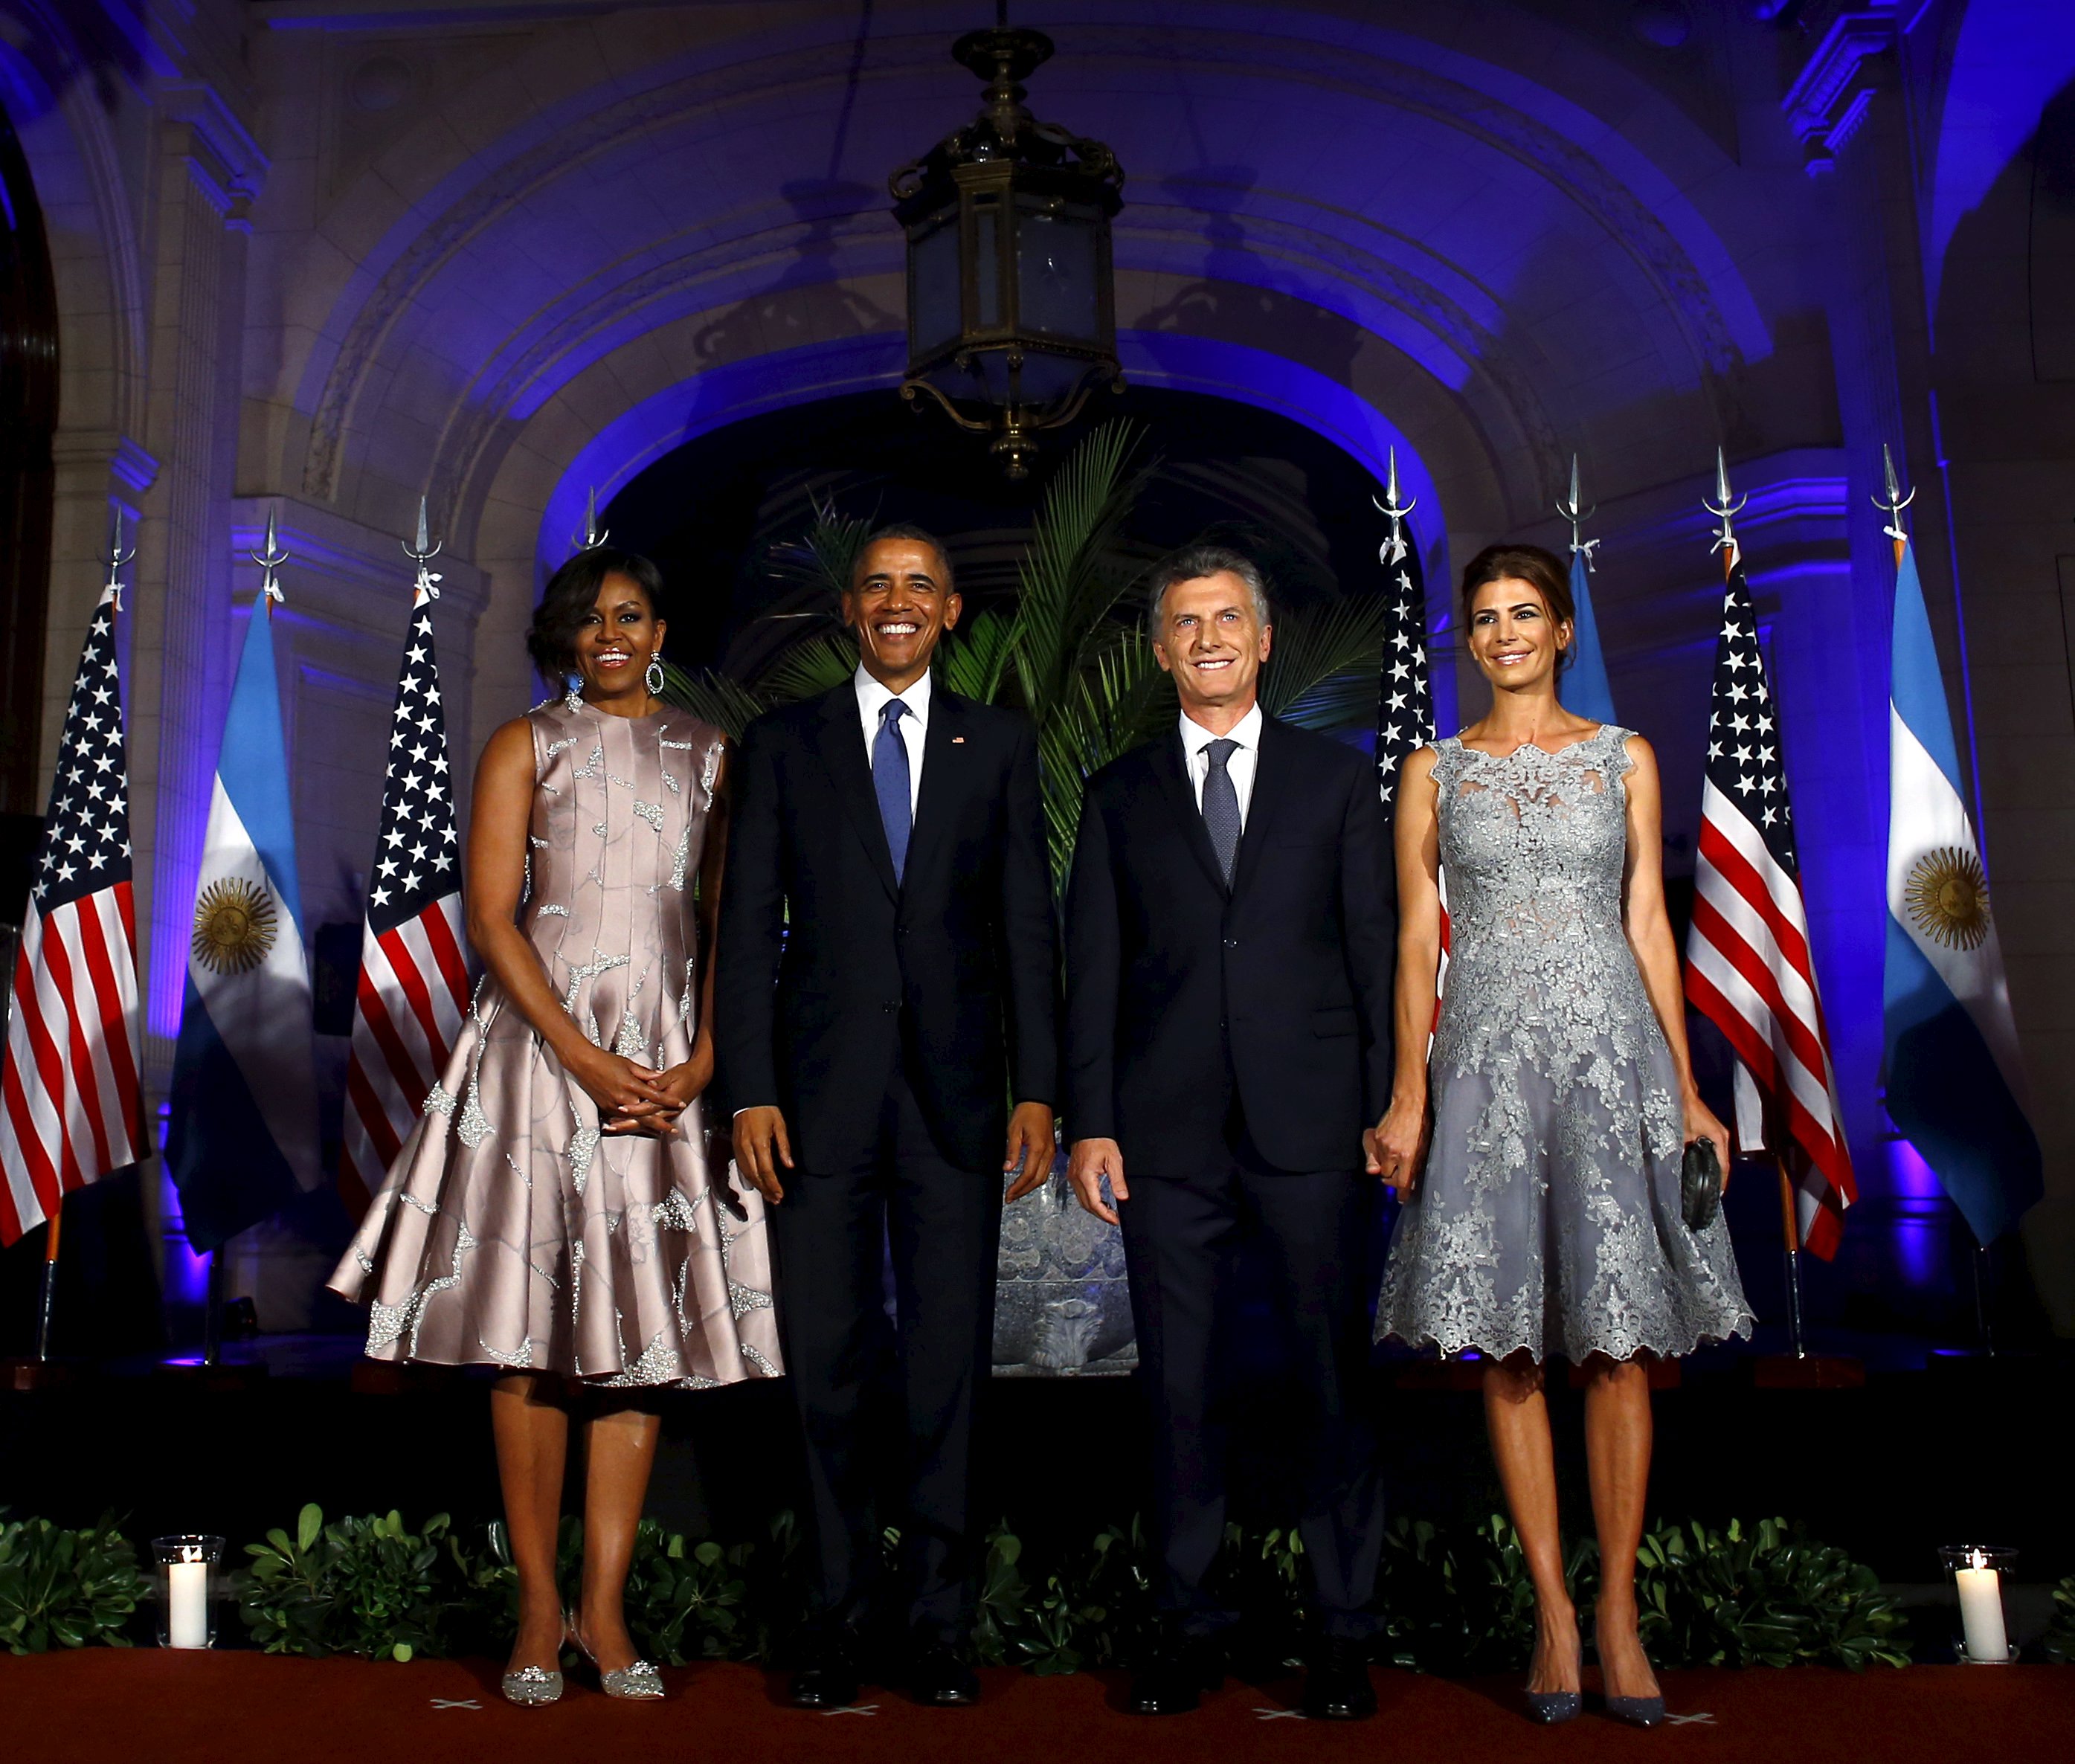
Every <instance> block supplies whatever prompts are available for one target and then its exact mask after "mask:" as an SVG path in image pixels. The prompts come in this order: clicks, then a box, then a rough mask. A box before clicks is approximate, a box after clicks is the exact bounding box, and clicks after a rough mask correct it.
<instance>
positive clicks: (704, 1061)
mask: <svg viewBox="0 0 2075 1764" xmlns="http://www.w3.org/2000/svg"><path fill="white" fill-rule="evenodd" d="M713 1070H714V1057H713V1049H712V1048H711V1047H710V1046H698V1045H696V1044H695V1045H694V1047H693V1049H692V1057H691V1058H690V1059H688V1060H686V1061H685V1062H684V1064H682V1065H681V1066H672V1067H671V1068H670V1069H669V1070H668V1071H667V1072H665V1073H664V1074H663V1075H662V1076H661V1078H660V1079H658V1080H657V1081H656V1084H657V1088H658V1089H660V1090H661V1091H663V1093H664V1094H665V1095H666V1096H668V1097H669V1101H668V1102H658V1103H656V1104H652V1105H640V1104H637V1105H636V1106H635V1107H634V1108H627V1109H623V1110H622V1111H621V1112H619V1113H618V1114H616V1115H614V1116H611V1117H610V1118H609V1119H607V1121H606V1122H605V1124H604V1126H605V1131H606V1132H607V1133H618V1134H627V1133H645V1134H646V1135H648V1137H650V1138H651V1139H668V1138H669V1137H671V1135H672V1134H673V1133H676V1132H677V1117H678V1116H680V1115H681V1114H683V1113H684V1112H685V1110H686V1109H688V1108H690V1107H691V1106H692V1102H693V1099H694V1098H695V1097H697V1096H698V1095H702V1093H703V1092H704V1091H705V1090H706V1086H707V1085H709V1084H710V1083H712V1082H713Z"/></svg>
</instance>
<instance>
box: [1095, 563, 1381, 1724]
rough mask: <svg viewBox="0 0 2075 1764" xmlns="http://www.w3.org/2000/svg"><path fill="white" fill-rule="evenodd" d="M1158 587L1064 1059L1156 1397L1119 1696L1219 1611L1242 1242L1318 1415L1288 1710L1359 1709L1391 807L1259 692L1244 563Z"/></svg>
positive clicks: (1170, 578) (1180, 1674)
mask: <svg viewBox="0 0 2075 1764" xmlns="http://www.w3.org/2000/svg"><path fill="white" fill-rule="evenodd" d="M1150 587H1151V598H1152V604H1151V612H1150V623H1151V626H1152V629H1153V638H1154V644H1155V652H1156V654H1157V656H1158V660H1159V662H1160V665H1161V666H1162V667H1163V668H1164V669H1166V670H1167V671H1168V673H1170V674H1171V675H1172V676H1173V677H1174V685H1175V689H1176V692H1177V694H1178V696H1179V698H1180V699H1181V710H1182V714H1181V718H1180V720H1179V723H1178V727H1176V728H1175V729H1174V731H1171V732H1170V733H1169V734H1168V735H1166V736H1164V737H1163V738H1162V739H1160V740H1158V741H1155V742H1153V743H1149V744H1148V745H1147V746H1145V747H1140V748H1138V749H1137V750H1136V751H1135V752H1131V753H1129V754H1126V755H1125V756H1124V757H1123V758H1121V759H1120V760H1117V761H1116V762H1115V763H1114V764H1112V765H1109V766H1108V767H1106V768H1104V769H1103V770H1102V771H1101V772H1098V773H1096V774H1095V776H1094V777H1093V778H1091V779H1090V780H1089V781H1088V789H1087V800H1086V801H1085V803H1084V805H1083V810H1082V814H1081V820H1080V829H1079V835H1078V841H1077V843H1076V846H1075V854H1074V868H1073V876H1072V880H1071V886H1070V888H1069V891H1068V895H1067V903H1066V1070H1065V1073H1064V1075H1063V1076H1064V1081H1065V1087H1066V1108H1065V1113H1066V1134H1067V1137H1068V1138H1069V1140H1070V1141H1071V1142H1072V1156H1071V1165H1070V1174H1071V1178H1072V1181H1073V1184H1074V1187H1075V1191H1076V1193H1077V1194H1078V1195H1079V1197H1080V1199H1081V1202H1082V1204H1083V1205H1084V1206H1085V1207H1087V1209H1088V1210H1089V1211H1091V1212H1092V1213H1094V1214H1095V1215H1097V1216H1098V1217H1100V1218H1102V1219H1108V1220H1110V1221H1112V1223H1120V1224H1122V1227H1123V1230H1124V1253H1125V1255H1126V1257H1127V1258H1128V1261H1129V1268H1130V1273H1131V1297H1132V1307H1133V1313H1134V1315H1135V1318H1136V1320H1137V1327H1138V1349H1139V1356H1140V1362H1141V1373H1140V1376H1141V1379H1142V1380H1143V1381H1144V1383H1145V1387H1146V1391H1147V1394H1148V1396H1149V1399H1150V1402H1151V1405H1152V1410H1153V1429H1152V1433H1153V1464H1152V1467H1151V1468H1152V1485H1153V1520H1154V1526H1153V1530H1154V1534H1155V1543H1156V1547H1157V1548H1158V1551H1159V1553H1160V1557H1161V1571H1160V1574H1159V1577H1158V1587H1157V1589H1156V1590H1157V1592H1158V1602H1159V1605H1160V1607H1161V1610H1162V1633H1161V1637H1160V1640H1159V1643H1158V1646H1156V1647H1155V1648H1154V1649H1153V1651H1152V1653H1151V1654H1150V1655H1149V1658H1147V1659H1145V1661H1144V1662H1143V1663H1141V1668H1140V1671H1139V1672H1138V1674H1137V1680H1136V1682H1135V1683H1134V1684H1133V1687H1132V1693H1131V1702H1132V1706H1133V1708H1136V1709H1137V1710H1138V1711H1140V1712H1143V1713H1146V1714H1169V1713H1175V1712H1182V1711H1184V1710H1187V1709H1191V1708H1195V1706H1196V1704H1197V1702H1198V1700H1199V1695H1200V1693H1201V1692H1203V1690H1204V1689H1206V1688H1208V1687H1211V1686H1212V1685H1214V1684H1215V1683H1216V1680H1217V1676H1218V1673H1219V1671H1220V1650H1221V1642H1220V1638H1221V1636H1222V1634H1223V1632H1224V1630H1225V1629H1228V1628H1229V1626H1230V1625H1231V1624H1232V1621H1233V1616H1234V1613H1232V1612H1230V1611H1228V1610H1226V1609H1223V1608H1221V1606H1220V1603H1219V1601H1218V1600H1217V1599H1216V1596H1214V1594H1213V1592H1212V1591H1211V1588H1210V1584H1209V1582H1208V1578H1207V1577H1208V1575H1209V1571H1210V1568H1211V1560H1212V1559H1213V1557H1214V1556H1215V1555H1216V1553H1217V1550H1218V1546H1219V1543H1220V1540H1221V1538H1222V1537H1223V1534H1224V1519H1225V1462H1224V1453H1225V1446H1226V1437H1227V1427H1228V1414H1227V1398H1228V1377H1227V1373H1226V1370H1225V1355H1224V1351H1223V1349H1224V1343H1223V1342H1222V1341H1221V1340H1220V1334H1221V1331H1223V1330H1224V1328H1225V1327H1228V1325H1229V1323H1230V1322H1231V1316H1230V1311H1231V1308H1232V1303H1233V1301H1234V1299H1235V1298H1236V1291H1235V1288H1234V1285H1233V1281H1232V1274H1233V1268H1234V1262H1235V1257H1236V1254H1237V1253H1238V1252H1239V1251H1240V1248H1241V1247H1242V1245H1243V1244H1245V1242H1246V1241H1247V1240H1252V1241H1253V1243H1254V1244H1257V1245H1258V1247H1259V1248H1260V1250H1261V1252H1262V1253H1263V1256H1264V1260H1265V1264H1266V1265H1267V1266H1268V1267H1269V1269H1271V1270H1272V1271H1273V1277H1274V1282H1275V1291H1276V1298H1277V1311H1278V1314H1279V1321H1280V1323H1282V1325H1283V1334H1284V1336H1285V1345H1286V1365H1287V1369H1288V1373H1289V1375H1290V1379H1291V1381H1293V1383H1294V1385H1295V1386H1296V1388H1297V1389H1298V1391H1299V1392H1300V1393H1301V1394H1302V1396H1303V1400H1304V1406H1305V1410H1306V1414H1307V1423H1306V1425H1305V1427H1303V1430H1302V1431H1301V1432H1300V1433H1298V1435H1294V1436H1293V1437H1291V1438H1290V1440H1289V1441H1288V1445H1287V1450H1286V1454H1285V1456H1286V1462H1287V1464H1288V1465H1289V1468H1290V1472H1291V1474H1290V1481H1291V1483H1292V1484H1294V1489H1293V1492H1294V1493H1299V1494H1300V1495H1301V1506H1302V1515H1303V1516H1302V1519H1301V1522H1300V1529H1301V1533H1302V1535H1303V1541H1304V1549H1305V1556H1306V1559H1307V1562H1308V1563H1309V1564H1310V1567H1311V1573H1312V1576H1313V1579H1314V1581H1315V1605H1316V1609H1318V1611H1319V1618H1320V1623H1319V1634H1317V1636H1316V1637H1315V1639H1314V1642H1313V1645H1312V1650H1311V1658H1310V1661H1309V1671H1308V1672H1307V1679H1306V1686H1305V1708H1306V1710H1307V1712H1308V1713H1310V1714H1311V1715H1313V1716H1319V1717H1324V1718H1328V1719H1334V1718H1338V1719H1347V1718H1352V1717H1359V1716H1365V1715H1367V1714H1369V1713H1371V1712H1373V1709H1374V1708H1375V1694H1374V1692H1373V1689H1372V1688H1371V1686H1370V1683H1369V1675H1368V1670H1367V1663H1368V1654H1369V1648H1370V1646H1371V1645H1372V1641H1373V1634H1374V1630H1375V1627H1376V1620H1375V1618H1374V1617H1373V1615H1372V1614H1371V1613H1370V1612H1369V1609H1368V1607H1369V1603H1370V1601H1371V1600H1372V1599H1373V1596H1374V1592H1375V1587H1376V1575H1377V1562H1378V1559H1379V1555H1380V1553H1381V1547H1382V1541H1383V1503H1382V1493H1381V1484H1380V1482H1379V1480H1378V1477H1377V1466H1376V1464H1375V1461H1374V1458H1375V1454H1374V1445H1373V1436H1372V1433H1371V1430H1370V1427H1369V1423H1368V1420H1367V1410H1368V1403H1369V1393H1368V1391H1367V1388H1366V1373H1367V1369H1368V1364H1369V1321H1368V1309H1367V1305H1366V1302H1365V1301H1366V1298H1367V1294H1365V1291H1364V1290H1363V1275H1364V1273H1365V1269H1366V1266H1367V1261H1368V1248H1369V1237H1370V1226H1371V1221H1372V1219H1373V1216H1374V1214H1373V1208H1374V1207H1375V1205H1376V1203H1377V1182H1376V1181H1375V1179H1374V1178H1371V1177H1369V1176H1366V1175H1365V1174H1364V1170H1363V1164H1364V1157H1363V1145H1362V1133H1363V1129H1364V1128H1365V1126H1366V1125H1367V1124H1369V1122H1371V1121H1372V1120H1375V1119H1377V1115H1378V1112H1379V1111H1380V1110H1381V1109H1382V1108H1383V1107H1384V1106H1385V1104H1388V1102H1389V1100H1390V1081H1391V1054H1392V1045H1393V1036H1392V1025H1391V1002H1392V1001H1391V987H1392V976H1393V971H1394V964H1395V954H1396V950H1395V945H1396V930H1397V925H1396V913H1395V909H1394V901H1395V897H1396V890H1395V888H1394V880H1393V872H1392V868H1391V858H1390V833H1389V828H1388V826H1387V824H1386V822H1385V816H1384V813H1383V810H1382V807H1381V803H1380V801H1379V800H1378V797H1377V787H1376V780H1375V774H1374V772H1373V768H1372V766H1371V764H1370V762H1369V758H1368V756H1366V755H1365V754H1363V753H1361V752H1359V751H1358V750H1356V749H1355V748H1352V747H1346V746H1344V745H1342V744H1341V743H1338V742H1336V741H1332V740H1329V739H1327V738H1325V737H1323V736H1322V735H1313V734H1310V733H1307V731H1303V730H1300V729H1298V728H1295V727H1292V726H1290V725H1289V724H1287V723H1280V722H1278V721H1277V720H1276V719H1274V718H1271V717H1268V716H1265V715H1264V714H1263V713H1262V710H1261V706H1260V703H1259V702H1258V693H1257V686H1258V682H1259V676H1260V672H1261V665H1262V664H1263V663H1264V662H1265V661H1266V660H1267V659H1268V655H1269V644H1270V641H1271V636H1272V633H1271V631H1270V627H1269V614H1268V602H1267V594H1266V591H1265V586H1264V584H1263V583H1262V581H1261V575H1260V573H1259V571H1258V570H1257V569H1256V568H1255V567H1254V565H1253V564H1252V563H1251V562H1250V561H1249V560H1247V559H1246V558H1245V557H1240V556H1239V555H1238V554H1236V553H1232V552H1229V551H1226V550H1224V549H1220V548H1216V547H1210V546H1199V547H1194V548H1191V549H1188V550H1186V551H1182V552H1180V553H1177V554H1176V555H1175V556H1174V557H1170V558H1169V559H1167V560H1166V561H1165V562H1164V563H1162V565H1159V566H1158V568H1157V569H1155V571H1154V572H1153V577H1152V578H1151V584H1150Z"/></svg>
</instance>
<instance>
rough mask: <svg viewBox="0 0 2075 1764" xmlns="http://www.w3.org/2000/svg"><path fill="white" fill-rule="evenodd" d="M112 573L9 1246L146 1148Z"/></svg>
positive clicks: (61, 846)
mask: <svg viewBox="0 0 2075 1764" xmlns="http://www.w3.org/2000/svg"><path fill="white" fill-rule="evenodd" d="M120 610H121V602H120V600H119V599H118V590H117V588H116V587H115V586H114V583H113V582H111V583H110V585H109V586H108V587H106V589H104V590H102V592H101V603H100V605H99V606H97V607H96V608H95V609H94V614H93V623H92V624H91V625H90V626H89V627H88V628H87V634H86V643H85V646H84V647H83V648H81V652H80V658H79V672H78V673H77V676H76V677H74V680H73V682H72V702H71V703H70V704H69V705H68V706H67V707H66V710H65V720H64V733H63V734H62V735H61V736H60V739H59V742H58V761H57V772H56V776H55V777H53V779H52V782H51V801H50V808H49V810H48V813H47V814H45V816H44V819H43V840H42V843H41V844H40V845H39V847H38V849H37V853H36V880H35V888H34V890H33V892H31V896H30V899H29V909H28V912H27V914H26V916H25V922H24V923H23V926H22V943H21V948H20V950H19V952H18V953H17V954H16V956H15V959H14V988H13V996H12V997H11V999H10V1001H9V1003H10V1011H9V1017H8V1023H7V1050H6V1060H5V1062H4V1065H0V1173H4V1177H5V1179H4V1180H0V1244H11V1243H13V1242H14V1240H16V1239H17V1238H19V1236H21V1235H22V1234H23V1232H26V1231H30V1230H33V1229H34V1228H35V1227H36V1226H38V1225H39V1224H43V1221H44V1220H45V1219H56V1217H57V1216H58V1211H59V1208H60V1207H61V1206H62V1205H63V1204H64V1197H65V1195H68V1194H69V1193H70V1192H71V1191H72V1190H73V1189H75V1188H82V1187H84V1186H85V1185H86V1184H87V1183H89V1182H97V1181H98V1180H99V1179H100V1178H102V1177H103V1176H106V1175H107V1174H110V1172H111V1171H114V1170H120V1169H122V1167H123V1166H125V1165H126V1164H134V1163H135V1162H137V1161H138V1160H139V1158H140V1157H143V1156H144V1155H145V1152H146V1150H147V1145H148V1141H147V1139H146V1137H145V1135H144V1131H143V1093H142V1091H141V1089H140V1087H139V1083H138V1079H137V1073H138V1066H139V1060H138V1048H139V1040H138V1010H137V930H136V915H135V909H134V907H133V906H132V904H131V901H130V793H129V782H128V780H129V772H128V770H127V764H126V756H125V750H124V745H123V739H122V682H121V681H120V678H119V677H118V673H117V670H116V664H115V639H114V627H115V615H116V613H117V612H118V611H120Z"/></svg>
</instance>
